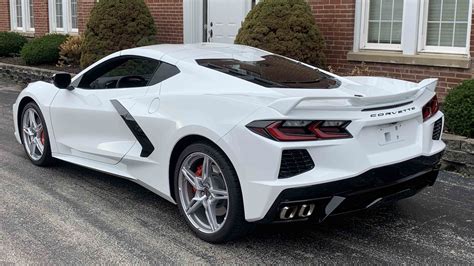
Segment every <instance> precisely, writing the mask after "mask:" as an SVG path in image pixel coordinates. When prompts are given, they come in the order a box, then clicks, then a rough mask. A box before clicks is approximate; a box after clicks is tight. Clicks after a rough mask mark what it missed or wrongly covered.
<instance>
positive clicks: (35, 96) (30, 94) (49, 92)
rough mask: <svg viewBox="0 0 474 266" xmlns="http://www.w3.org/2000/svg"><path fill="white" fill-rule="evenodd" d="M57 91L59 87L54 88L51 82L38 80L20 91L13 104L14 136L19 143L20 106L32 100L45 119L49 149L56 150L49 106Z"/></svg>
mask: <svg viewBox="0 0 474 266" xmlns="http://www.w3.org/2000/svg"><path fill="white" fill-rule="evenodd" d="M58 91H59V89H58V88H56V87H55V86H54V85H53V84H51V83H47V82H43V81H38V82H33V83H30V84H28V86H27V87H26V88H25V89H23V90H22V91H21V92H20V94H19V95H18V98H17V99H16V101H15V103H14V104H13V121H14V128H15V138H16V140H17V141H18V142H19V143H21V138H20V132H19V116H20V115H21V110H20V108H22V107H23V106H24V105H25V104H26V103H27V101H34V102H35V103H36V104H37V105H38V107H39V108H40V111H41V113H42V114H43V117H44V119H45V122H46V126H47V128H48V129H49V131H48V133H49V137H50V143H51V150H52V152H55V151H56V142H55V141H54V140H55V138H54V130H53V125H52V124H51V116H50V106H51V103H52V102H53V100H54V97H55V96H56V94H57V93H58Z"/></svg>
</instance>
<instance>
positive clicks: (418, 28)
mask: <svg viewBox="0 0 474 266" xmlns="http://www.w3.org/2000/svg"><path fill="white" fill-rule="evenodd" d="M428 1H429V0H419V1H414V0H405V1H404V4H403V25H402V38H401V40H402V41H401V46H400V49H398V50H397V49H393V47H384V46H380V45H379V46H378V44H375V46H371V45H369V46H367V45H366V41H365V40H367V27H368V24H367V23H368V20H366V19H365V18H366V16H367V15H368V11H367V10H368V9H367V8H368V4H369V0H356V6H355V23H354V47H353V52H356V53H357V52H359V51H360V50H367V51H369V50H385V51H389V52H401V53H402V54H403V55H417V54H424V53H426V54H437V53H439V54H452V55H460V56H470V46H471V30H472V29H471V24H472V12H469V21H468V30H467V38H466V42H467V45H466V47H465V48H464V47H463V48H457V47H437V46H435V47H431V46H426V45H425V44H426V27H427V23H426V22H427V19H428V18H427V16H426V15H427V8H428ZM473 1H474V0H470V2H469V10H472V7H473ZM425 20H426V21H425Z"/></svg>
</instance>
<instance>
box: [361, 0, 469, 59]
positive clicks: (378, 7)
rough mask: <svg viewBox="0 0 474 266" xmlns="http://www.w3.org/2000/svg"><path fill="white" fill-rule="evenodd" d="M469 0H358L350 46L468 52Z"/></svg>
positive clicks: (409, 52)
mask: <svg viewBox="0 0 474 266" xmlns="http://www.w3.org/2000/svg"><path fill="white" fill-rule="evenodd" d="M472 1H473V0H417V1H415V0H360V2H358V3H357V4H356V23H355V25H356V28H355V30H354V32H355V36H354V38H355V40H356V41H355V42H354V46H355V47H354V50H355V51H358V50H380V51H385V50H390V51H400V52H401V53H402V54H405V55H416V54H419V53H449V54H461V55H469V47H470V33H471V23H472V18H471V16H472Z"/></svg>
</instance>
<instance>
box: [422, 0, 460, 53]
mask: <svg viewBox="0 0 474 266" xmlns="http://www.w3.org/2000/svg"><path fill="white" fill-rule="evenodd" d="M468 20H469V0H430V1H429V3H428V25H427V31H426V44H427V45H429V46H445V47H466V38H467V25H468Z"/></svg>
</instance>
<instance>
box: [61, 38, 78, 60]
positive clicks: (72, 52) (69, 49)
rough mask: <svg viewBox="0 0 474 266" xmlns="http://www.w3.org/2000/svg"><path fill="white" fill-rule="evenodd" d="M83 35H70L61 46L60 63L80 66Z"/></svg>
mask: <svg viewBox="0 0 474 266" xmlns="http://www.w3.org/2000/svg"><path fill="white" fill-rule="evenodd" d="M82 42H83V37H82V36H81V35H76V36H70V37H69V38H67V40H66V41H65V42H64V43H63V44H61V45H60V46H59V65H61V66H63V65H69V66H71V65H72V66H79V62H80V61H81V54H82Z"/></svg>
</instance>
